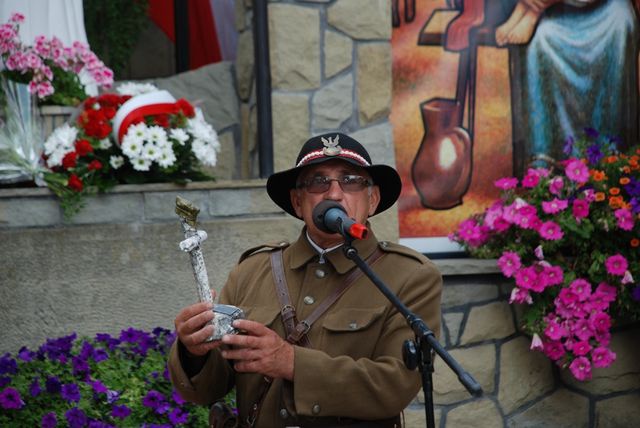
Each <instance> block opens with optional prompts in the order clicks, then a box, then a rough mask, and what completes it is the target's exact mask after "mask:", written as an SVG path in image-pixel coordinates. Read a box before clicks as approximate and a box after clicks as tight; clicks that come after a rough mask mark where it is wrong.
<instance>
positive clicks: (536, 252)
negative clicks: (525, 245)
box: [533, 245, 544, 260]
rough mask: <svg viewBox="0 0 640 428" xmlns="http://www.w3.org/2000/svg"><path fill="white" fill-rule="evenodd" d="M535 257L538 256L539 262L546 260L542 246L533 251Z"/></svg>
mask: <svg viewBox="0 0 640 428" xmlns="http://www.w3.org/2000/svg"><path fill="white" fill-rule="evenodd" d="M533 255H534V256H536V258H537V259H538V260H544V252H543V251H542V245H538V246H537V247H536V249H535V250H533Z"/></svg>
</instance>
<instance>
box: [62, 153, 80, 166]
mask: <svg viewBox="0 0 640 428" xmlns="http://www.w3.org/2000/svg"><path fill="white" fill-rule="evenodd" d="M77 160H78V154H77V153H76V152H69V153H67V154H66V155H64V157H63V158H62V167H63V168H64V169H69V168H74V167H75V166H76V164H77V163H78V162H77Z"/></svg>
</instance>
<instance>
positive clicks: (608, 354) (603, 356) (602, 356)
mask: <svg viewBox="0 0 640 428" xmlns="http://www.w3.org/2000/svg"><path fill="white" fill-rule="evenodd" d="M591 360H592V361H593V367H609V366H610V365H611V363H613V362H614V361H615V360H616V353H615V352H613V351H611V350H610V349H609V348H605V347H604V346H599V347H597V348H596V349H594V350H593V351H591Z"/></svg>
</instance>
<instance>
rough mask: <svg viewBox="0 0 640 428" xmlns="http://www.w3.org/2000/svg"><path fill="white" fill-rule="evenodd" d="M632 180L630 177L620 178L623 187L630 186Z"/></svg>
mask: <svg viewBox="0 0 640 428" xmlns="http://www.w3.org/2000/svg"><path fill="white" fill-rule="evenodd" d="M630 181H631V180H630V179H629V177H620V184H622V185H623V186H624V185H625V184H629V182H630Z"/></svg>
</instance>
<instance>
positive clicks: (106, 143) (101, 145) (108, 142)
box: [98, 138, 111, 150]
mask: <svg viewBox="0 0 640 428" xmlns="http://www.w3.org/2000/svg"><path fill="white" fill-rule="evenodd" d="M109 147H111V140H109V139H108V138H103V139H102V140H100V141H99V142H98V148H99V149H102V150H107V149H108V148H109Z"/></svg>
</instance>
